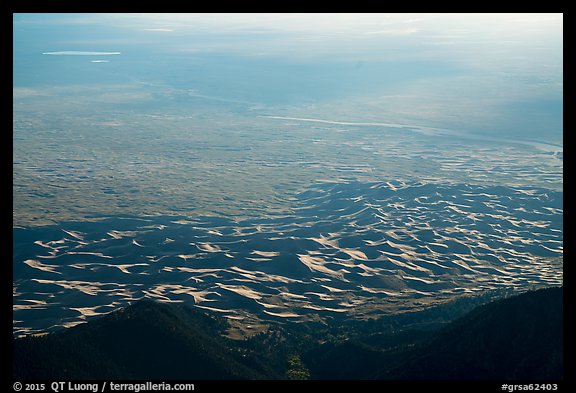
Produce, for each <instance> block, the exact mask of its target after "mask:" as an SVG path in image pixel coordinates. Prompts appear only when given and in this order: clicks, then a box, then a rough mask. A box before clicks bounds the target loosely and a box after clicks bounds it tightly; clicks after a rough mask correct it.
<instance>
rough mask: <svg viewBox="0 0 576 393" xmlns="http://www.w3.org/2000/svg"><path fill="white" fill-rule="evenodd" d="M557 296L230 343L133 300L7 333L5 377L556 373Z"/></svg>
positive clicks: (190, 312) (184, 316)
mask: <svg viewBox="0 0 576 393" xmlns="http://www.w3.org/2000/svg"><path fill="white" fill-rule="evenodd" d="M562 295H563V290H562V288H548V289H542V290H538V291H533V292H527V293H524V294H521V295H517V296H514V297H510V298H506V299H503V300H497V301H494V302H492V303H489V304H487V305H484V306H480V307H478V308H476V309H474V310H473V311H472V312H470V313H468V314H466V315H465V316H464V317H461V318H460V319H457V320H456V321H454V322H451V323H449V324H447V325H444V326H443V327H442V328H438V329H437V330H435V331H434V330H422V329H420V330H416V329H414V325H412V327H410V325H407V326H398V328H397V329H395V330H394V331H386V332H385V331H382V332H378V333H373V330H372V328H373V324H372V325H371V324H370V322H363V323H361V322H359V321H358V325H357V326H356V328H355V329H354V331H349V333H348V334H346V335H344V336H342V335H339V337H338V338H337V339H335V340H327V337H328V335H327V334H323V333H322V329H330V327H325V328H322V327H320V326H317V327H316V328H314V329H315V330H317V329H320V330H318V331H317V332H312V333H313V334H311V331H310V330H309V329H306V324H302V323H298V324H284V325H283V326H282V327H280V326H271V327H270V328H269V329H268V330H267V331H266V332H263V333H261V334H259V335H257V336H254V337H253V338H251V339H249V340H241V341H234V340H230V339H228V338H226V337H225V334H226V333H225V329H226V327H227V322H226V319H224V318H222V317H220V316H216V315H214V316H210V315H208V314H205V313H204V312H201V311H198V310H197V309H193V308H188V307H185V306H180V305H174V304H161V303H155V302H151V301H140V302H138V303H136V304H134V305H132V306H130V307H127V308H125V309H122V310H118V311H116V312H113V313H111V314H109V315H107V316H105V317H103V318H100V319H97V320H92V321H90V322H88V323H86V324H83V325H79V326H76V327H73V328H70V329H68V330H66V331H60V332H56V333H52V334H50V335H47V336H43V337H36V338H34V337H27V338H20V339H15V341H14V378H15V379H16V380H30V379H51V380H54V379H67V378H68V379H133V378H137V379H147V380H160V379H162V380H166V379H282V378H289V377H291V376H294V375H293V374H297V375H298V376H304V377H308V376H309V377H310V378H311V379H352V380H353V379H394V380H399V379H461V380H473V379H487V380H490V379H498V380H501V379H523V380H555V379H562V378H563V348H562V346H563V327H562V322H563V315H562V312H563V300H562ZM360 324H361V325H360ZM368 332H372V333H368ZM295 364H296V365H297V368H296V369H295V370H296V371H297V372H296V371H294V370H292V369H294V365H295ZM291 370H292V371H293V372H292V373H291Z"/></svg>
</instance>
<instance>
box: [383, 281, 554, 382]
mask: <svg viewBox="0 0 576 393" xmlns="http://www.w3.org/2000/svg"><path fill="white" fill-rule="evenodd" d="M379 376H380V377H384V378H385V377H393V378H401V379H523V380H549V379H554V380H555V379H562V378H563V288H549V289H542V290H539V291H535V292H528V293H525V294H522V295H519V296H515V297H511V298H508V299H504V300H500V301H497V302H494V303H490V304H487V305H484V306H481V307H479V308H477V309H476V310H474V311H472V312H471V313H469V314H467V315H466V316H464V317H462V318H460V319H458V320H457V321H455V322H453V323H451V324H450V325H448V326H447V327H446V328H444V329H442V330H441V331H440V332H439V334H438V335H437V336H436V337H435V338H434V339H433V340H431V341H430V342H429V343H427V344H426V345H424V346H422V347H421V348H420V349H418V350H417V351H415V353H414V354H413V355H412V356H410V357H409V359H408V360H406V361H404V362H402V363H401V365H399V366H398V367H396V368H393V369H392V370H390V371H389V372H384V373H382V374H381V375H379Z"/></svg>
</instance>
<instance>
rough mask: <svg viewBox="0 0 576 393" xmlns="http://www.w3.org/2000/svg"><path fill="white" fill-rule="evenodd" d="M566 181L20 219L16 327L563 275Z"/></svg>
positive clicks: (397, 299) (366, 303)
mask: <svg viewBox="0 0 576 393" xmlns="http://www.w3.org/2000/svg"><path fill="white" fill-rule="evenodd" d="M562 216H563V204H562V193H561V192H556V191H549V190H545V189H537V188H511V187H503V186H472V185H450V186H445V185H435V184H420V183H412V184H405V183H401V182H384V183H358V182H356V183H346V184H325V185H322V186H318V187H314V188H310V189H309V190H308V191H306V192H304V193H301V194H299V195H298V196H297V198H295V199H294V201H293V206H292V209H291V213H290V214H283V215H271V216H267V217H263V218H261V219H259V220H253V219H251V220H242V221H237V220H232V219H228V218H222V217H199V218H193V219H191V218H183V217H165V216H162V217H146V218H106V219H103V220H99V221H95V222H73V223H63V224H61V225H53V226H45V227H35V228H15V229H14V260H13V264H14V276H13V310H14V332H15V334H25V333H32V332H38V331H45V330H49V329H51V328H54V327H58V326H73V325H75V324H78V323H81V322H83V321H85V320H86V319H87V318H90V317H92V316H96V315H100V314H103V313H107V312H110V311H112V310H114V309H116V308H118V307H121V306H124V305H126V304H127V303H128V302H132V301H135V300H137V299H140V298H144V297H146V298H153V299H156V300H159V301H166V302H186V303H189V304H194V305H195V306H197V307H201V308H205V309H209V310H214V311H216V312H219V313H221V314H223V315H225V316H227V317H229V318H231V319H238V320H241V319H243V318H245V317H246V316H248V315H250V316H257V317H258V318H261V319H264V320H267V319H275V320H279V319H280V320H317V319H318V318H326V317H338V316H340V317H344V318H366V317H369V316H376V315H379V314H383V313H386V312H391V311H399V310H406V309H410V308H416V307H423V306H426V305H429V304H432V303H433V302H439V301H444V300H447V299H451V298H453V297H454V296H459V295H462V294H466V293H480V292H483V291H486V290H491V289H495V288H499V287H504V286H505V287H518V288H524V287H532V286H544V285H546V286H547V285H560V284H561V283H562V256H563V224H562Z"/></svg>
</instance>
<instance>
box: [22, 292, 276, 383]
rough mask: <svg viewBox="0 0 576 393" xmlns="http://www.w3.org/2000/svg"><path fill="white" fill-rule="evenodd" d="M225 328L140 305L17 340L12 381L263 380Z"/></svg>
mask: <svg viewBox="0 0 576 393" xmlns="http://www.w3.org/2000/svg"><path fill="white" fill-rule="evenodd" d="M225 326H226V325H225V322H224V320H223V319H220V318H213V317H211V316H208V315H207V314H205V313H203V312H201V311H198V310H196V309H192V308H188V307H183V306H177V305H167V304H161V303H155V302H152V301H140V302H138V303H136V304H134V305H132V306H130V307H127V308H125V309H121V310H118V311H116V312H114V313H111V314H109V315H107V316H105V317H103V318H100V319H97V320H94V321H91V322H90V323H87V324H84V325H80V326H77V327H75V328H71V329H69V330H68V331H65V332H59V333H55V334H51V335H48V336H44V337H38V338H25V339H20V340H16V341H15V346H14V378H15V379H17V380H23V379H37V378H40V379H67V378H71V379H114V378H116V379H147V380H157V379H260V378H263V377H264V375H263V374H262V373H261V372H259V371H257V369H258V365H257V364H253V365H252V367H251V368H248V367H246V366H244V365H243V364H241V363H240V362H239V360H238V359H239V358H242V355H241V354H239V353H236V354H235V353H233V351H232V350H231V349H230V348H229V347H228V346H227V342H226V339H225V338H223V337H222V334H223V329H224V328H225ZM271 374H272V375H274V374H273V373H271Z"/></svg>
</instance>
